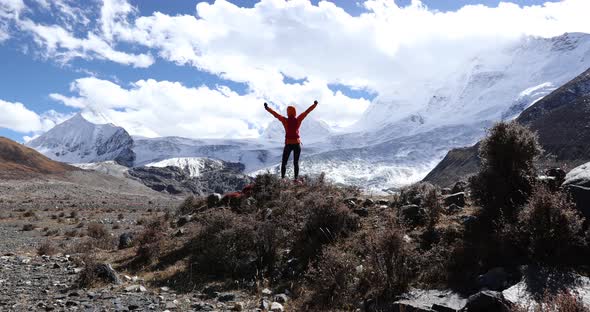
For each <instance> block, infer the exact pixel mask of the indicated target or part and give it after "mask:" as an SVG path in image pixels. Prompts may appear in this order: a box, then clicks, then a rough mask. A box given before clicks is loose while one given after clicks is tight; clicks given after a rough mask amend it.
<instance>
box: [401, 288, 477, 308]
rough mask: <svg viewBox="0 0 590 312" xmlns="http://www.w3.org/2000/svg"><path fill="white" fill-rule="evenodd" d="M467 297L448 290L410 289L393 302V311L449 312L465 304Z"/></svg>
mask: <svg viewBox="0 0 590 312" xmlns="http://www.w3.org/2000/svg"><path fill="white" fill-rule="evenodd" d="M466 302H467V299H465V298H464V297H463V296H461V295H460V294H458V293H455V292H452V291H450V290H434V289H432V290H422V289H412V290H410V291H409V292H407V293H405V294H403V295H402V296H401V299H400V300H398V301H396V302H394V304H393V309H392V310H393V311H400V312H402V311H403V312H408V311H414V312H426V311H428V312H430V311H434V312H447V311H448V312H451V311H458V310H460V309H461V308H463V307H464V306H465V304H466Z"/></svg>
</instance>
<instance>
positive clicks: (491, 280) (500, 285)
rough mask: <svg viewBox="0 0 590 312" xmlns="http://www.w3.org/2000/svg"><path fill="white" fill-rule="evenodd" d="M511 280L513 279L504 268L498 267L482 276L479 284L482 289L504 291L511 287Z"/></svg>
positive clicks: (478, 281)
mask: <svg viewBox="0 0 590 312" xmlns="http://www.w3.org/2000/svg"><path fill="white" fill-rule="evenodd" d="M511 280H513V279H511V278H510V274H509V273H508V272H507V271H506V270H505V269H504V268H501V267H497V268H493V269H491V270H489V271H488V272H486V273H485V274H482V275H480V276H479V277H478V278H477V283H478V284H479V287H480V288H484V289H488V290H496V291H502V290H504V289H506V288H508V287H509V286H510V281H511ZM517 281H518V280H517Z"/></svg>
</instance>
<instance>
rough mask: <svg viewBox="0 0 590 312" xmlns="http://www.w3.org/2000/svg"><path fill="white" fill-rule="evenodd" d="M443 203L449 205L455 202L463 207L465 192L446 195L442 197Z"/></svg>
mask: <svg viewBox="0 0 590 312" xmlns="http://www.w3.org/2000/svg"><path fill="white" fill-rule="evenodd" d="M443 199H444V201H445V205H447V206H450V205H452V204H455V205H457V206H459V207H465V192H459V193H455V194H450V195H446V196H444V197H443Z"/></svg>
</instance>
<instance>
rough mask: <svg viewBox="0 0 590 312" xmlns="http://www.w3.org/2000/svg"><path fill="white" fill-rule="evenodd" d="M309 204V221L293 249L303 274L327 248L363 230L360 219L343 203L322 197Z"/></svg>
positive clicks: (299, 234)
mask: <svg viewBox="0 0 590 312" xmlns="http://www.w3.org/2000/svg"><path fill="white" fill-rule="evenodd" d="M305 204H306V205H307V211H306V216H307V217H306V220H305V223H304V225H303V228H302V229H301V231H299V233H297V234H296V235H297V236H296V238H297V240H296V241H295V244H294V246H293V254H294V256H295V257H296V258H298V260H299V264H300V269H301V271H303V270H305V269H306V268H307V266H308V264H309V263H310V261H312V260H314V259H315V258H316V257H317V256H319V255H320V254H321V250H322V247H323V246H324V245H327V244H331V243H335V242H336V241H338V240H339V239H341V238H343V237H348V236H349V235H350V234H351V233H352V232H354V231H356V230H357V229H358V228H359V217H358V216H357V215H356V214H354V213H352V212H351V210H350V209H349V208H348V207H346V206H345V205H344V204H343V203H342V201H341V200H339V199H336V198H334V197H324V196H322V195H318V196H315V197H308V198H307V200H306V202H305Z"/></svg>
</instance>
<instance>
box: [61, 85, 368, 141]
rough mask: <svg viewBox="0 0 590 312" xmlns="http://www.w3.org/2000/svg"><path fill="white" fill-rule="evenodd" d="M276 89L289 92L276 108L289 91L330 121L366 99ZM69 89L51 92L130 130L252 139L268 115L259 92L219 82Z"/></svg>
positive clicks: (350, 116) (320, 90)
mask: <svg viewBox="0 0 590 312" xmlns="http://www.w3.org/2000/svg"><path fill="white" fill-rule="evenodd" d="M281 91H283V92H284V93H285V95H291V97H290V98H289V97H286V96H285V99H282V98H276V99H274V102H273V103H276V107H277V109H283V108H284V107H286V106H287V104H291V101H292V99H294V98H296V97H295V94H297V95H298V97H297V98H298V99H300V100H301V101H297V102H295V103H294V104H295V105H296V106H297V107H298V108H299V110H300V111H303V109H305V108H307V106H309V105H311V103H312V102H313V99H316V98H317V99H318V100H319V101H320V102H321V105H320V106H319V107H318V109H317V111H316V112H314V115H313V116H314V117H316V118H320V119H323V120H326V121H327V122H331V123H332V125H340V124H342V123H345V122H348V123H351V122H353V121H354V120H355V119H356V118H357V117H358V115H359V114H360V113H361V112H362V111H363V110H364V109H365V108H366V106H367V105H368V101H367V100H362V99H361V100H356V99H350V98H348V97H346V96H344V95H342V94H341V93H340V92H336V93H334V92H332V91H330V90H329V89H328V88H326V87H325V84H323V83H317V84H316V83H312V82H306V83H304V84H292V85H287V87H284V89H283V90H281ZM72 92H74V93H76V96H64V95H61V94H51V97H52V98H53V99H55V100H58V101H61V102H62V103H64V104H65V105H67V106H71V107H76V108H81V109H82V110H83V111H84V112H85V115H86V116H89V117H90V119H94V121H97V122H105V121H106V122H113V123H115V124H117V125H120V126H123V127H124V128H125V129H127V130H128V131H129V132H131V133H132V134H135V135H143V136H171V135H181V136H185V137H193V138H204V137H209V138H220V137H232V138H254V137H258V135H259V133H260V132H261V131H262V130H263V129H264V128H266V126H267V125H268V123H269V122H270V121H271V120H272V117H271V116H270V115H269V114H268V113H267V112H266V111H265V110H264V109H263V105H262V104H263V103H264V101H265V98H264V97H262V96H261V95H260V94H257V93H254V92H250V93H247V94H244V95H240V94H238V93H236V92H234V91H232V90H230V89H229V88H228V87H224V86H220V87H218V88H217V89H210V88H208V87H206V86H200V87H186V86H184V85H182V84H180V83H178V82H170V81H156V80H153V79H148V80H140V81H137V82H135V83H133V84H132V85H130V86H129V87H128V88H125V87H122V86H119V85H118V84H115V83H113V82H110V81H107V80H101V79H98V78H94V77H89V78H82V79H78V80H76V81H75V82H74V83H73V84H72ZM105 95H107V96H105ZM287 99H289V102H288V101H287ZM273 105H275V104H273Z"/></svg>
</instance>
